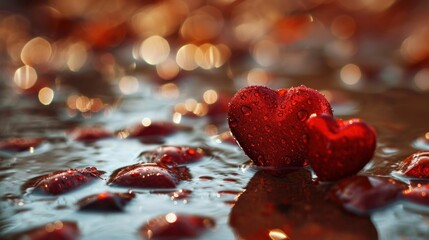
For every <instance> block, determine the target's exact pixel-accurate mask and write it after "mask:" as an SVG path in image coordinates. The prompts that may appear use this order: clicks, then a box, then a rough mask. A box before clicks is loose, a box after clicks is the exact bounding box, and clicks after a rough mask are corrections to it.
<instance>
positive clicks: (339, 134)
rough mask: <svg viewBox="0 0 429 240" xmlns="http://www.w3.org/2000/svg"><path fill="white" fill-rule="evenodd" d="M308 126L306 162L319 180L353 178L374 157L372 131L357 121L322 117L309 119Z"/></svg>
mask: <svg viewBox="0 0 429 240" xmlns="http://www.w3.org/2000/svg"><path fill="white" fill-rule="evenodd" d="M307 126H308V129H309V132H310V135H309V141H308V142H309V144H308V156H309V161H310V165H311V166H312V167H313V170H314V172H315V173H316V175H317V176H318V178H319V180H322V181H335V180H338V179H341V178H345V177H348V176H352V175H354V174H356V173H357V172H359V171H360V170H361V169H362V168H363V167H364V166H365V165H366V164H367V163H368V162H369V160H371V158H372V156H373V155H374V151H375V146H376V134H375V130H374V129H373V128H372V127H370V126H369V125H368V124H366V123H365V122H363V121H362V120H360V119H350V120H347V121H343V120H341V119H339V120H335V119H334V118H333V117H332V116H330V115H325V114H323V115H319V116H312V117H310V118H309V119H308V121H307Z"/></svg>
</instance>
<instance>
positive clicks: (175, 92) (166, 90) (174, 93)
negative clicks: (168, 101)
mask: <svg viewBox="0 0 429 240" xmlns="http://www.w3.org/2000/svg"><path fill="white" fill-rule="evenodd" d="M159 91H160V93H161V95H162V96H163V97H165V98H172V99H174V98H177V97H179V94H180V91H179V88H178V87H177V85H176V84H174V83H166V84H164V85H162V86H161V87H160V88H159Z"/></svg>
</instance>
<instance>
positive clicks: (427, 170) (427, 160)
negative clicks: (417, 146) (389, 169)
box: [399, 151, 429, 178]
mask: <svg viewBox="0 0 429 240" xmlns="http://www.w3.org/2000/svg"><path fill="white" fill-rule="evenodd" d="M399 171H400V173H402V174H403V175H405V176H407V177H412V178H429V151H419V152H416V153H414V154H411V155H410V156H408V157H407V158H406V159H404V160H403V161H402V162H401V164H400V165H399Z"/></svg>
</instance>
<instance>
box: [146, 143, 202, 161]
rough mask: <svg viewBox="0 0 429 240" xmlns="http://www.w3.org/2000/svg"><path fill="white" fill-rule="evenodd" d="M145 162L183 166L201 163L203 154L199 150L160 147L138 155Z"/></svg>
mask: <svg viewBox="0 0 429 240" xmlns="http://www.w3.org/2000/svg"><path fill="white" fill-rule="evenodd" d="M140 156H141V157H143V158H144V160H146V161H147V162H161V163H164V164H168V165H184V164H189V163H194V162H197V161H201V160H202V159H203V158H204V156H205V152H204V150H203V149H201V148H192V147H178V146H161V147H158V148H156V149H155V150H153V151H147V152H143V153H142V154H140Z"/></svg>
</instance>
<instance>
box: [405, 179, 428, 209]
mask: <svg viewBox="0 0 429 240" xmlns="http://www.w3.org/2000/svg"><path fill="white" fill-rule="evenodd" d="M403 196H404V198H405V199H406V200H408V201H410V202H413V203H417V204H421V205H425V206H429V184H426V185H423V186H418V187H412V188H410V189H407V190H404V191H403Z"/></svg>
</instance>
